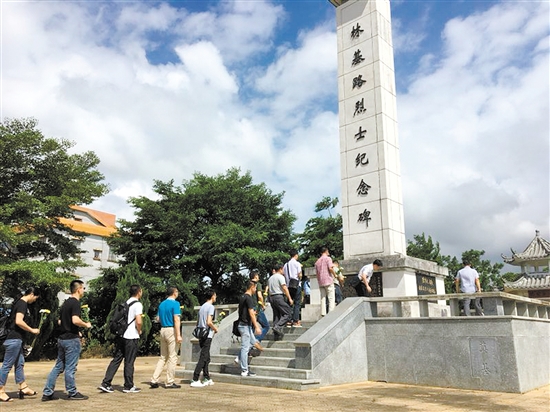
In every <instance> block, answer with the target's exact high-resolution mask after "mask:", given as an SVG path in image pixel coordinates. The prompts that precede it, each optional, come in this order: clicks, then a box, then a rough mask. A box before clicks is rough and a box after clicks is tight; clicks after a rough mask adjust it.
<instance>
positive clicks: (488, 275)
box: [462, 249, 504, 292]
mask: <svg viewBox="0 0 550 412" xmlns="http://www.w3.org/2000/svg"><path fill="white" fill-rule="evenodd" d="M484 254H485V251H484V250H474V249H470V250H467V251H465V252H463V253H462V260H463V261H464V260H467V261H468V262H470V263H471V265H472V268H474V269H475V270H477V272H478V273H479V283H480V284H481V290H483V291H486V292H487V291H492V290H502V288H503V286H504V281H503V279H502V276H501V274H500V271H501V269H502V268H503V267H504V263H491V261H490V260H488V259H482V256H483V255H484Z"/></svg>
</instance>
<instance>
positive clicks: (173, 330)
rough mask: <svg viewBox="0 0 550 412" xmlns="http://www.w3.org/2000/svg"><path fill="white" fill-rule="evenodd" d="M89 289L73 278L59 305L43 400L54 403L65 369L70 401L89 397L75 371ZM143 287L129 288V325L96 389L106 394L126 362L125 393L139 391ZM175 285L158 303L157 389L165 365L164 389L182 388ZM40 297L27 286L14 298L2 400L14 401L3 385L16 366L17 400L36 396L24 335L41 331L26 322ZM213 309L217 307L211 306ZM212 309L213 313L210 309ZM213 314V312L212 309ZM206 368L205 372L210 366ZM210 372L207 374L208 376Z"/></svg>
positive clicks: (0, 387)
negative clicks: (178, 380)
mask: <svg viewBox="0 0 550 412" xmlns="http://www.w3.org/2000/svg"><path fill="white" fill-rule="evenodd" d="M84 293H85V287H84V282H82V281H81V280H73V281H72V282H71V284H70V296H69V298H68V299H67V300H65V302H63V305H62V306H61V309H60V315H59V320H58V325H57V326H58V330H59V336H58V338H57V359H56V361H55V364H54V366H53V368H52V370H51V372H50V373H49V375H48V377H47V379H46V383H45V385H44V389H43V392H42V401H44V402H47V401H52V400H55V399H57V397H56V396H55V394H54V393H55V392H54V391H55V385H56V381H57V378H58V377H59V375H61V374H62V373H63V374H64V375H65V390H66V392H67V399H69V400H86V399H88V396H86V395H83V394H81V393H80V392H79V391H78V390H77V387H76V380H75V375H76V370H77V365H78V360H79V358H80V352H81V337H82V334H81V332H80V328H91V327H92V324H91V323H90V322H88V321H84V320H83V319H82V314H81V305H80V299H81V298H82V297H83V296H84ZM142 294H143V291H142V289H141V287H140V286H139V285H132V286H130V290H129V295H130V297H129V298H128V300H127V301H126V304H127V308H128V314H127V319H126V320H127V326H126V330H125V332H124V334H123V336H117V337H116V338H115V353H114V356H113V359H112V360H111V362H110V363H109V366H108V367H107V370H106V371H105V376H104V377H103V380H102V382H101V384H100V385H99V387H98V389H99V390H101V391H102V392H106V393H112V392H114V389H113V387H112V386H111V383H112V380H113V378H114V376H115V374H116V372H117V371H118V368H119V366H120V364H121V363H122V361H124V387H123V390H122V391H123V392H125V393H138V392H140V391H141V390H140V389H139V388H138V387H136V386H135V385H134V363H135V360H136V357H137V353H138V346H139V338H140V335H141V334H142V325H143V323H142V314H143V305H142V304H141V302H140V299H141V296H142ZM178 294H179V292H178V290H177V288H174V287H170V288H168V291H167V298H166V299H165V300H164V301H163V302H162V303H161V304H160V305H159V310H158V321H159V322H160V324H161V330H160V352H161V355H160V359H159V361H158V363H157V366H156V368H155V371H154V372H153V376H152V378H151V381H150V383H149V385H150V387H151V388H152V389H155V388H158V387H159V380H160V376H161V374H162V371H163V370H164V368H165V367H166V381H165V384H164V387H165V388H166V389H174V388H181V385H178V384H177V383H176V382H175V370H176V364H177V345H178V344H180V343H181V342H182V336H181V316H180V315H181V309H180V304H179V302H178V301H177V300H176V299H177V297H178ZM39 296H40V292H39V291H38V290H37V289H36V288H32V287H31V288H29V289H28V290H27V291H25V293H24V294H23V296H22V297H21V298H20V299H18V300H17V301H16V302H14V305H13V307H12V311H11V315H10V322H11V324H10V325H9V329H10V332H9V334H8V336H7V338H6V340H5V341H4V349H5V354H4V361H3V364H2V367H1V369H0V402H11V401H13V399H12V398H11V397H10V396H8V395H7V393H6V392H5V390H4V386H5V384H6V381H7V377H8V374H9V372H10V370H11V369H12V368H14V369H15V382H16V383H17V384H18V385H19V398H21V399H23V398H24V397H26V396H36V395H37V392H36V391H34V390H32V389H30V388H29V386H28V385H27V383H26V381H25V374H24V369H23V367H24V365H25V357H24V355H23V335H24V333H25V332H30V333H33V334H35V335H37V334H39V333H40V330H39V329H37V328H32V327H30V326H29V325H28V324H27V323H26V322H25V320H24V318H25V316H26V314H27V305H28V304H31V303H33V302H35V301H36V300H37V299H38V298H39ZM209 301H210V302H211V303H214V302H215V294H213V295H212V296H210V300H209ZM212 308H213V306H212ZM209 313H210V312H209ZM212 314H213V311H212ZM208 326H209V327H211V328H212V330H213V332H212V333H214V332H216V331H217V329H216V328H215V326H214V325H213V324H212V323H211V321H210V320H209V323H208ZM206 371H207V370H206ZM205 376H206V375H205Z"/></svg>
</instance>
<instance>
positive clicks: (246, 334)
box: [239, 322, 256, 372]
mask: <svg viewBox="0 0 550 412" xmlns="http://www.w3.org/2000/svg"><path fill="white" fill-rule="evenodd" d="M239 332H240V333H241V352H240V354H239V359H240V360H241V371H242V372H246V371H247V370H248V352H250V349H252V348H253V347H254V344H255V343H256V338H254V331H253V330H252V326H249V325H246V324H244V323H241V322H239Z"/></svg>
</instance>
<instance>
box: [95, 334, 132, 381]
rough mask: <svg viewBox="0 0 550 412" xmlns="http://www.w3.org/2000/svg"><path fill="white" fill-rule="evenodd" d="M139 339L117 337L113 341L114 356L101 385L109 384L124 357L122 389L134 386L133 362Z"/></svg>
mask: <svg viewBox="0 0 550 412" xmlns="http://www.w3.org/2000/svg"><path fill="white" fill-rule="evenodd" d="M138 343H139V339H124V338H117V339H116V341H115V347H116V349H115V356H114V357H113V360H112V361H111V363H109V366H108V367H107V371H106V372H105V377H104V378H103V382H102V385H103V386H111V382H112V381H113V378H114V377H115V374H116V372H117V370H118V367H119V366H120V364H121V363H122V360H123V359H124V389H130V388H132V387H133V386H134V363H135V361H136V358H137V353H138Z"/></svg>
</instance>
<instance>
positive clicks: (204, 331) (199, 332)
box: [193, 326, 210, 340]
mask: <svg viewBox="0 0 550 412" xmlns="http://www.w3.org/2000/svg"><path fill="white" fill-rule="evenodd" d="M209 333H210V328H201V327H200V326H197V327H196V328H195V329H193V336H194V337H195V338H197V339H198V340H204V339H206V338H208V334H209Z"/></svg>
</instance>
